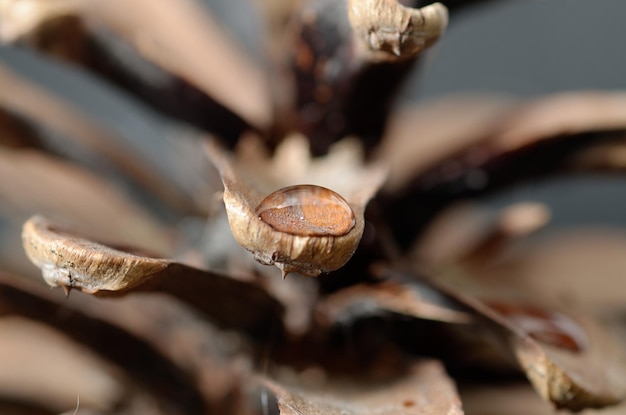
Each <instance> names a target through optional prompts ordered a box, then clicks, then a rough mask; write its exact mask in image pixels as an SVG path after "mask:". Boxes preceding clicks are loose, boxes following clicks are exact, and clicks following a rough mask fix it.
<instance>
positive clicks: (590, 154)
mask: <svg viewBox="0 0 626 415" xmlns="http://www.w3.org/2000/svg"><path fill="white" fill-rule="evenodd" d="M625 141H626V134H622V135H620V134H617V135H616V136H615V139H614V141H610V142H600V143H598V144H597V145H591V146H590V147H589V148H587V149H585V151H583V152H580V154H575V155H574V156H573V157H572V159H571V160H570V161H569V165H570V166H571V168H573V169H575V170H584V171H601V172H603V171H604V172H605V171H608V172H622V171H624V170H625V169H626V145H625V144H624V142H625Z"/></svg>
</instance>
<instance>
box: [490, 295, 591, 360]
mask: <svg viewBox="0 0 626 415" xmlns="http://www.w3.org/2000/svg"><path fill="white" fill-rule="evenodd" d="M487 304H488V305H489V307H491V308H493V309H494V310H496V311H497V312H499V313H500V314H502V315H503V316H504V317H506V318H507V319H508V320H510V321H511V322H512V323H513V324H515V325H516V326H518V327H519V328H520V329H522V330H523V331H524V332H526V333H527V334H528V335H529V336H530V337H532V338H533V339H535V340H537V341H539V342H542V343H546V344H549V345H552V346H557V347H560V348H562V349H566V350H570V351H572V352H581V351H583V350H584V349H585V348H587V345H588V343H589V341H588V339H587V335H586V333H585V331H584V330H583V328H582V327H581V326H580V325H579V324H578V323H576V322H575V321H574V320H573V319H571V318H570V317H568V316H566V315H565V314H563V313H560V312H558V311H551V310H544V309H541V308H538V307H533V306H528V305H520V304H509V303H501V302H488V303H487Z"/></svg>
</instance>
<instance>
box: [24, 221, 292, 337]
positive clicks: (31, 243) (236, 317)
mask: <svg viewBox="0 0 626 415" xmlns="http://www.w3.org/2000/svg"><path fill="white" fill-rule="evenodd" d="M22 239H23V244H24V249H25V251H26V254H27V255H28V257H29V258H30V259H31V261H32V262H33V263H34V264H35V265H37V266H38V267H39V268H41V270H42V274H43V277H44V280H45V281H46V282H47V283H48V285H50V286H52V287H62V288H63V289H64V290H65V291H66V293H68V292H69V290H71V289H79V290H81V291H83V292H86V293H90V294H99V295H119V294H126V293H128V291H129V290H131V289H132V290H135V291H149V292H163V293H165V294H168V295H170V296H174V297H176V298H179V299H181V300H183V301H186V302H187V303H188V304H190V305H193V306H194V307H195V308H197V309H198V310H200V311H203V312H204V313H205V314H207V315H208V316H209V317H210V318H212V319H214V321H217V322H219V323H220V324H223V325H225V326H231V325H232V326H237V327H240V328H243V329H247V330H252V331H256V332H259V331H261V330H265V329H266V327H268V325H272V324H277V323H278V319H279V318H280V314H281V312H282V309H281V307H280V305H279V304H278V303H277V302H276V301H275V300H274V299H272V298H270V297H269V296H268V295H267V293H266V292H265V291H263V290H262V289H260V288H258V287H255V286H253V285H250V284H245V283H243V282H240V281H236V280H234V279H230V278H227V277H222V276H219V275H216V274H213V273H210V272H205V271H201V270H199V269H195V268H191V267H187V266H185V265H182V264H179V263H177V262H174V261H172V260H168V259H160V258H153V257H148V256H143V255H142V254H140V253H139V252H138V251H135V252H133V253H131V250H128V251H121V250H118V249H114V248H111V247H108V246H106V245H103V244H100V243H97V242H93V241H91V240H87V239H84V238H81V237H78V236H75V235H72V234H71V233H69V232H68V231H62V230H59V229H58V227H55V226H54V225H52V224H50V223H49V222H48V221H47V220H45V219H44V218H42V217H33V218H32V219H30V220H29V221H28V222H26V223H25V224H24V229H23V233H22ZM233 298H237V299H238V302H237V303H233V301H232V300H233ZM243 304H245V306H243Z"/></svg>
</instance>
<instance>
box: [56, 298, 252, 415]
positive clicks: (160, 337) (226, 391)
mask: <svg viewBox="0 0 626 415" xmlns="http://www.w3.org/2000/svg"><path fill="white" fill-rule="evenodd" d="M66 303H67V304H68V305H70V306H71V307H75V308H77V309H79V310H81V311H82V312H84V313H86V314H88V315H90V316H94V317H96V316H98V317H99V318H101V319H103V320H105V321H107V322H109V323H110V324H113V325H116V326H118V327H120V328H122V329H123V330H125V331H127V332H129V333H133V334H134V335H135V336H137V337H139V338H141V339H143V340H145V341H147V342H148V343H149V344H150V345H152V347H154V349H155V350H157V351H158V352H159V353H161V354H162V355H163V356H164V357H166V358H167V359H168V360H169V361H171V362H172V363H173V364H175V365H176V366H177V367H179V368H182V369H183V370H184V371H185V373H186V374H187V375H188V376H190V377H191V378H193V379H194V380H195V385H196V387H197V388H198V390H199V391H200V392H201V393H202V395H203V396H204V397H205V399H206V401H207V406H208V407H209V411H208V412H209V413H239V412H237V410H239V409H240V407H241V406H243V405H244V397H243V396H242V395H243V388H244V386H245V384H246V383H247V381H246V378H247V377H249V376H250V374H251V372H252V362H251V357H250V354H251V352H252V351H251V350H250V349H251V347H250V345H249V342H247V341H246V337H245V336H244V335H242V334H241V333H237V332H232V331H221V330H219V329H217V328H216V327H215V326H214V325H212V324H211V323H210V322H208V321H206V320H205V319H203V317H202V316H201V315H199V314H198V313H196V312H194V311H193V310H190V309H189V308H188V307H187V306H186V305H185V304H182V303H181V302H179V301H176V300H175V299H173V298H168V297H164V296H162V295H135V296H132V295H131V296H126V297H123V298H114V299H113V298H110V299H106V298H100V299H98V300H97V301H94V299H93V298H91V297H87V296H82V295H72V296H71V297H70V298H68V299H67V300H66Z"/></svg>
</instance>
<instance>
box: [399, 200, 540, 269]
mask: <svg viewBox="0 0 626 415" xmlns="http://www.w3.org/2000/svg"><path fill="white" fill-rule="evenodd" d="M550 215H551V214H550V210H549V208H548V207H547V206H546V205H544V204H541V203H536V202H521V203H515V204H512V205H510V206H508V207H506V208H504V209H502V210H495V211H494V209H489V208H487V207H486V206H480V205H478V204H476V203H474V204H469V203H461V204H458V205H453V206H452V207H451V208H449V209H447V210H446V211H444V212H443V213H441V214H440V215H439V216H438V217H437V218H435V220H433V221H432V222H431V224H430V225H429V227H428V229H427V230H426V231H425V232H424V235H423V236H422V237H421V238H420V239H419V241H418V242H417V244H416V245H415V246H414V247H413V248H412V249H411V253H410V254H409V256H410V257H413V258H416V259H418V260H419V261H420V262H421V263H422V264H425V263H429V264H451V263H456V264H459V263H463V264H464V265H468V263H472V262H473V263H476V264H479V265H485V264H489V263H490V262H491V261H493V260H497V259H498V254H500V253H501V252H503V251H504V250H505V249H506V248H507V247H508V246H509V245H510V244H511V243H512V242H514V241H516V240H519V239H521V238H524V237H528V236H529V235H531V234H533V233H535V232H536V231H538V230H539V229H541V228H543V227H544V226H545V225H547V224H548V222H549V220H550Z"/></svg>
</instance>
